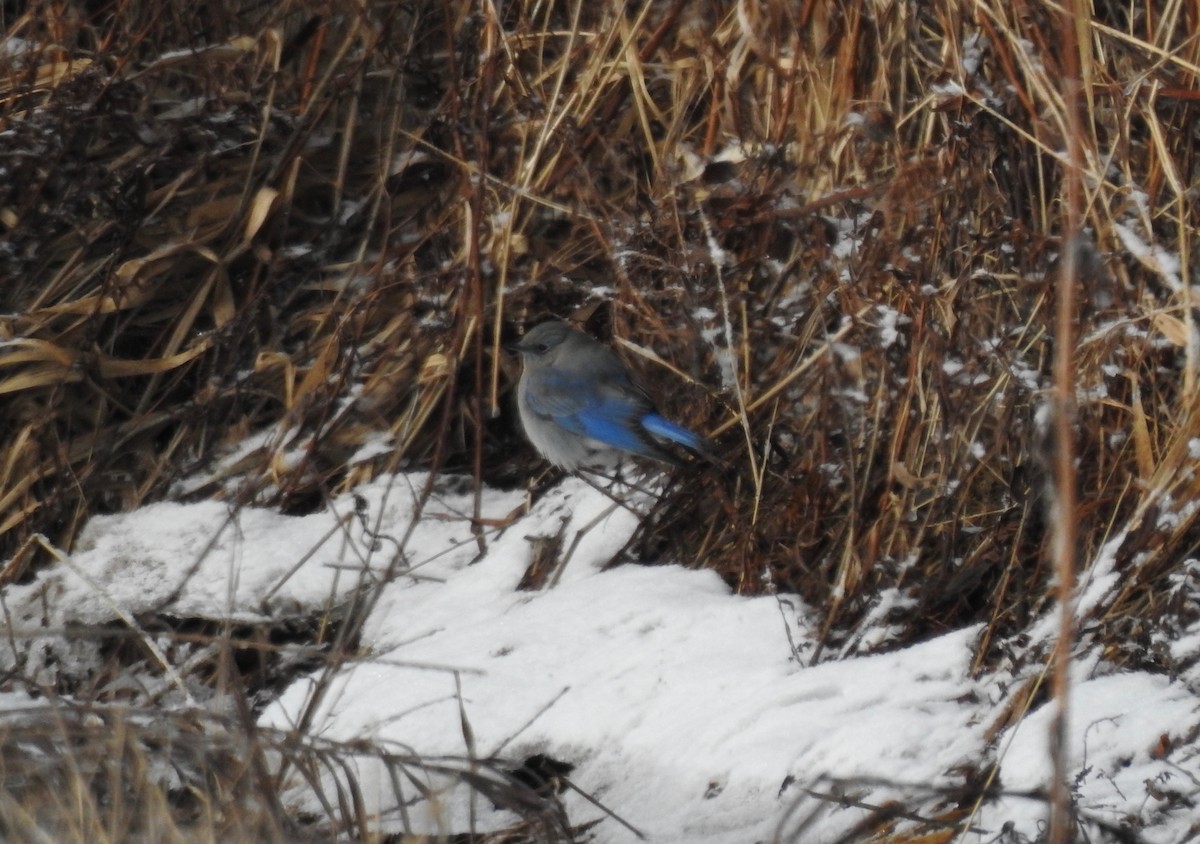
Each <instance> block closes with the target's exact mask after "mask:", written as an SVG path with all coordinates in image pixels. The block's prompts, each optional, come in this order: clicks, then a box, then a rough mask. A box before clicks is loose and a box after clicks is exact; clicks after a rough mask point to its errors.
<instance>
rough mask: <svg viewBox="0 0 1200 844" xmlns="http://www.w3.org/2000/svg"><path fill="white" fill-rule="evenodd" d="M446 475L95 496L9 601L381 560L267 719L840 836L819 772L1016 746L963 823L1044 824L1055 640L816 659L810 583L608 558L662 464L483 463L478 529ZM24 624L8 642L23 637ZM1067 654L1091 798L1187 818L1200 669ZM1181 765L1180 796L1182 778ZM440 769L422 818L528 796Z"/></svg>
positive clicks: (1157, 825)
mask: <svg viewBox="0 0 1200 844" xmlns="http://www.w3.org/2000/svg"><path fill="white" fill-rule="evenodd" d="M429 483H430V479H429V478H428V476H426V475H421V474H407V475H396V476H393V477H388V478H381V479H378V480H376V481H374V482H372V483H370V484H366V485H364V486H362V487H361V488H359V489H358V490H356V491H355V493H354V494H353V495H344V496H341V497H339V498H337V499H336V500H335V501H334V502H333V504H332V507H331V508H330V509H329V510H328V511H325V512H319V513H315V514H312V515H308V516H301V517H296V516H283V515H280V514H277V513H274V512H270V511H267V510H262V509H253V508H243V509H240V510H234V509H231V508H230V507H228V506H226V505H224V504H219V503H214V502H204V503H195V504H179V503H161V504H155V505H150V506H148V507H144V508H142V509H140V510H138V511H135V512H133V513H130V514H127V515H118V516H105V517H100V518H96V519H94V520H93V521H92V522H91V524H90V525H89V527H88V528H87V531H86V534H85V536H84V539H83V541H81V543H80V547H79V548H78V549H77V550H76V551H75V553H74V554H73V555H71V557H70V558H69V561H67V562H64V563H63V564H61V565H56V566H52V567H50V568H48V569H46V570H44V571H42V572H41V573H39V575H38V576H37V577H36V578H35V579H34V580H33V582H31V583H28V584H24V585H14V586H9V587H8V588H7V589H6V591H5V595H4V599H5V606H6V608H7V611H8V613H9V616H10V619H11V623H12V625H13V627H14V629H16V630H18V631H20V632H25V633H29V634H31V635H33V636H35V637H36V634H37V632H38V631H39V630H40V631H43V632H45V631H46V628H51V629H61V628H62V627H65V626H67V625H70V624H77V623H89V624H100V623H105V622H109V621H112V620H114V619H117V618H120V617H122V616H121V615H120V612H124V613H126V614H129V615H137V614H139V613H142V612H148V611H159V612H163V611H170V612H171V613H173V614H176V615H181V614H183V615H190V616H200V617H210V618H229V617H233V618H239V619H247V618H264V617H267V616H271V615H274V614H279V613H283V612H293V611H298V610H301V609H303V608H320V607H325V606H329V605H330V604H333V603H337V602H339V601H341V600H344V599H345V598H346V597H347V596H348V595H349V594H350V593H351V591H352V590H355V589H357V588H359V587H360V586H361V585H362V584H363V583H369V584H378V585H379V589H380V592H379V600H378V603H377V604H376V605H375V607H374V609H373V611H372V614H371V616H370V618H369V620H368V623H367V625H366V627H365V629H364V633H363V640H364V645H365V650H366V652H365V653H364V655H363V657H362V658H361V659H359V660H358V661H356V662H354V663H352V664H350V665H348V666H347V667H345V668H344V669H342V670H341V671H340V672H338V673H336V674H335V675H334V676H333V678H332V680H331V681H328V682H327V684H326V685H325V687H324V688H323V689H322V692H321V694H320V695H316V696H314V691H315V690H316V689H317V688H318V685H319V684H318V682H317V679H316V675H313V676H306V677H301V678H299V679H297V680H296V681H295V682H293V683H292V684H291V686H290V687H289V688H287V689H286V690H285V691H284V692H283V693H282V695H281V696H280V697H279V698H278V699H277V700H276V701H275V702H273V703H272V704H271V705H269V706H268V708H267V709H266V710H265V711H264V712H263V714H262V716H261V719H260V723H261V725H262V726H263V727H273V728H280V729H289V728H291V727H292V726H294V725H296V724H298V723H300V722H301V721H302V720H304V722H305V723H306V724H308V725H309V726H308V727H307V729H309V730H310V731H311V732H312V733H313V734H315V735H319V736H321V737H323V738H325V739H328V740H331V741H345V742H361V741H370V742H375V743H378V744H380V745H382V746H396V747H403V748H405V749H407V751H409V752H414V753H419V754H422V755H427V756H438V755H442V756H448V755H457V756H471V757H473V758H486V757H491V756H493V755H496V756H499V757H503V758H505V759H511V760H513V761H514V764H516V763H519V761H520V760H521V759H524V758H526V757H529V756H531V755H534V754H544V755H546V756H550V757H553V758H554V759H557V760H560V761H563V762H567V763H570V764H572V765H574V770H573V772H572V773H571V775H570V776H571V781H572V782H573V783H574V784H575V785H576V786H578V787H579V788H580V789H581V790H582V791H584V792H586V793H587V794H589V795H591V796H592V797H593V798H595V799H596V800H598V801H599V802H600V803H602V804H603V805H604V806H605V807H607V808H608V809H609V810H611V811H612V812H613V813H615V814H616V815H618V816H620V818H621V819H623V820H624V821H625V822H626V823H627V824H628V825H630V826H632V827H634V828H636V829H637V830H640V831H641V833H642V834H643V835H644V836H645V837H646V839H647V840H649V841H653V842H691V843H694V844H705V843H706V842H711V844H722V843H723V842H739V843H740V842H753V841H773V840H780V841H800V840H803V841H805V842H820V841H834V840H838V838H839V836H842V835H844V834H846V833H847V832H848V831H850V830H852V829H853V828H854V826H855V824H857V823H859V822H861V821H862V820H864V819H865V818H867V817H869V815H870V812H869V810H868V809H866V808H861V807H852V806H848V805H842V804H840V803H839V802H834V801H830V800H823V799H820V798H819V797H818V796H816V795H820V794H836V793H839V792H843V793H846V794H847V795H848V796H849V797H851V798H852V799H853V800H854V801H857V803H858V804H861V805H863V806H871V805H874V806H880V805H883V804H886V803H887V802H888V801H890V800H899V801H901V803H902V804H903V805H904V806H905V808H906V810H908V811H910V812H919V813H921V814H922V815H923V816H925V817H933V816H935V815H937V814H938V813H939V812H944V811H945V809H946V801H947V797H946V793H947V792H946V790H949V791H950V792H953V791H954V790H955V789H957V788H960V787H962V786H963V785H964V783H965V782H966V781H967V780H969V779H970V777H972V776H977V775H978V772H980V771H987V770H988V769H990V767H991V766H992V765H994V764H995V765H998V771H999V780H998V788H999V790H998V791H996V792H995V793H994V794H993V795H992V796H991V797H989V799H988V800H986V801H985V802H983V804H982V805H981V806H979V807H978V808H977V811H976V812H975V813H974V815H973V816H972V818H971V821H970V822H971V825H972V830H973V831H971V832H967V833H963V834H961V835H960V836H959V838H958V839H956V840H959V841H964V842H983V841H994V840H1005V841H1014V842H1015V841H1021V840H1023V839H1022V838H1021V837H1019V836H1025V837H1026V838H1028V839H1030V840H1033V839H1035V838H1036V836H1037V835H1038V834H1039V829H1040V828H1041V825H1042V824H1043V823H1044V820H1045V807H1044V804H1043V803H1042V802H1041V801H1040V800H1035V799H1031V798H1030V796H1029V792H1034V791H1037V790H1039V789H1042V788H1044V787H1045V784H1046V782H1047V780H1048V777H1049V776H1050V761H1049V754H1048V751H1047V741H1048V738H1047V737H1048V734H1049V732H1048V731H1049V723H1050V720H1051V718H1052V716H1053V712H1054V703H1053V702H1052V701H1051V702H1049V703H1042V704H1039V705H1038V706H1036V707H1034V708H1032V709H1031V710H1030V711H1029V712H1028V713H1027V714H1025V717H1024V718H1023V719H1016V720H1015V721H1014V722H1013V723H1011V724H1009V723H1008V721H1007V720H1005V718H1006V713H1009V712H1010V711H1012V710H1013V709H1014V701H1015V700H1019V699H1020V695H1021V689H1023V688H1027V687H1028V686H1029V685H1030V684H1032V683H1036V682H1037V681H1038V678H1039V676H1040V674H1041V671H1042V666H1040V665H1030V666H1027V667H1025V668H1022V669H1021V670H1020V671H1019V672H1015V673H1014V671H1009V670H1005V671H998V672H997V673H995V674H987V675H981V676H976V675H973V674H972V669H971V666H972V659H973V656H974V645H975V643H976V638H977V636H978V634H979V630H978V629H975V628H971V629H964V630H958V631H953V632H950V633H947V634H945V635H942V636H940V637H938V638H934V639H931V640H928V641H924V642H920V643H918V644H915V645H912V646H910V647H906V648H902V649H895V650H891V651H888V652H884V653H873V654H861V653H860V654H852V653H848V652H847V653H842V654H839V655H834V654H829V653H827V654H826V656H825V661H817V662H815V663H814V661H813V659H812V655H813V654H814V653H815V651H816V642H817V629H818V628H819V625H820V614H819V613H818V612H816V611H814V609H813V608H811V607H807V606H805V604H804V602H803V601H802V600H800V599H799V598H798V597H797V596H794V595H779V596H765V597H754V598H748V597H741V596H737V595H734V594H732V593H731V592H730V590H729V588H728V587H727V586H726V585H725V584H724V583H723V582H722V581H721V580H720V579H719V578H718V577H717V576H716V575H715V574H714V573H712V572H710V571H703V570H693V569H688V568H684V567H682V566H679V565H658V566H640V565H633V564H624V565H620V566H615V567H610V566H609V565H608V564H609V562H610V561H611V560H612V559H613V558H614V556H615V555H617V554H618V553H619V552H620V551H621V549H622V548H623V547H624V545H625V543H626V540H627V539H628V538H629V536H630V535H631V533H632V531H633V530H634V529H635V527H636V525H637V524H638V520H639V518H640V515H639V514H640V513H641V512H644V510H645V508H647V507H648V506H649V504H650V503H651V501H652V494H653V490H650V491H647V492H641V493H636V494H631V495H628V496H627V497H626V500H625V502H624V504H623V505H622V504H618V503H616V502H614V501H613V500H612V499H611V498H610V497H608V496H606V495H605V494H602V493H601V492H599V491H597V490H595V489H593V488H592V487H591V486H589V485H587V484H586V483H584V482H583V481H581V480H578V479H568V480H565V481H563V482H562V483H561V484H559V485H558V486H557V487H555V488H554V489H552V490H550V491H549V492H548V493H546V494H545V495H544V496H543V497H542V498H541V499H539V500H538V501H537V502H536V503H535V504H534V505H533V506H532V507H526V504H527V502H526V498H525V496H524V494H523V493H521V492H500V491H495V490H487V491H485V493H484V495H483V496H482V499H481V501H480V504H479V520H478V521H477V522H475V524H479V525H486V526H487V527H486V528H484V529H482V531H481V530H480V529H473V528H472V524H473V522H472V515H473V514H474V513H475V507H476V503H475V500H474V498H473V497H472V495H471V491H470V484H469V482H467V481H465V480H464V479H454V478H440V479H437V480H436V482H433V483H432V486H431V489H432V494H431V495H430V496H429V497H428V499H427V500H425V501H424V503H422V492H423V490H425V489H426V487H427V486H428V485H429ZM364 525H366V526H369V530H370V533H367V532H365V531H364V529H363V528H364ZM542 537H561V538H562V547H563V549H564V554H569V558H568V559H567V561H566V563H565V565H564V566H563V567H562V568H561V570H560V571H559V573H558V577H557V580H556V581H555V580H554V578H552V579H551V580H552V581H553V585H552V586H550V587H548V588H545V589H542V590H541V591H518V590H517V585H518V583H520V581H521V579H522V576H523V575H524V574H525V571H526V568H527V567H528V566H529V564H530V561H531V555H532V553H533V549H534V547H535V546H536V545H537V544H538V541H539V539H540V538H542ZM1113 547H1115V546H1110V547H1109V548H1108V549H1107V550H1106V552H1105V553H1106V554H1109V555H1111V554H1112V553H1113ZM389 575H394V576H393V577H391V579H390V581H389ZM1097 575H1098V576H1097V577H1093V578H1091V579H1090V581H1089V580H1087V579H1085V581H1084V583H1083V584H1082V585H1081V596H1082V597H1083V598H1084V600H1085V601H1089V600H1096V599H1097V598H1096V596H1097V595H1099V594H1107V592H1108V591H1109V590H1110V589H1111V588H1113V585H1114V584H1113V582H1112V577H1113V575H1112V573H1111V567H1110V566H1101V567H1100V568H1099V569H1097ZM903 600H904V598H903V597H902V596H899V595H897V596H894V598H893V600H892V603H893V604H896V603H897V602H900V603H902V602H903ZM1050 620H1051V619H1047V622H1049V621H1050ZM1046 626H1047V627H1049V624H1048V623H1047V625H1046ZM14 638H15V640H16V641H20V642H33V641H36V638H29V639H23V638H21V637H14ZM1185 643H1190V644H1188V645H1187V647H1188V648H1190V650H1188V654H1194V653H1195V650H1196V649H1197V648H1200V635H1197V634H1196V633H1194V632H1193V633H1192V634H1191V635H1190V637H1189V638H1187V639H1181V640H1180V641H1177V642H1175V643H1173V646H1174V647H1175V648H1182V647H1184V645H1185ZM874 644H886V642H875V643H874ZM10 648H11V650H13V653H8V654H6V655H5V656H4V657H2V658H0V663H4V664H3V665H0V667H4V668H9V667H11V665H9V664H8V663H11V662H12V661H13V660H14V658H15V657H16V656H17V654H16V653H15V651H16V649H17V646H16V645H13V646H10ZM26 656H28V654H26ZM1179 657H1180V658H1181V659H1182V658H1184V654H1180V655H1179ZM1074 668H1075V677H1074V682H1073V691H1072V695H1071V709H1070V722H1069V723H1070V728H1069V735H1070V742H1071V744H1070V747H1071V753H1072V760H1073V780H1072V789H1073V793H1074V794H1075V797H1076V800H1077V802H1078V806H1079V809H1080V811H1081V814H1082V815H1083V816H1084V817H1086V818H1093V819H1096V820H1101V821H1104V822H1106V823H1115V824H1119V825H1125V826H1128V827H1129V828H1132V829H1135V830H1138V834H1140V835H1141V836H1142V839H1143V840H1146V841H1154V842H1158V841H1163V842H1166V841H1179V840H1183V839H1184V838H1185V837H1186V834H1187V830H1188V828H1189V824H1191V823H1193V822H1194V819H1193V818H1190V817H1187V816H1186V812H1184V811H1183V810H1182V809H1179V808H1178V807H1180V806H1184V805H1188V803H1189V802H1191V803H1194V802H1195V798H1196V795H1197V793H1198V791H1200V788H1198V786H1197V783H1198V782H1200V754H1198V753H1197V750H1196V748H1195V747H1194V746H1193V745H1192V744H1191V743H1190V738H1189V737H1190V736H1194V735H1195V734H1196V732H1197V730H1200V696H1198V695H1197V693H1196V691H1195V690H1194V686H1192V685H1189V682H1188V678H1187V677H1184V678H1179V679H1171V678H1168V677H1165V676H1161V675H1155V674H1151V673H1148V672H1142V671H1132V670H1121V671H1119V670H1117V669H1115V668H1113V667H1111V666H1108V665H1106V664H1105V663H1104V662H1103V661H1102V660H1101V659H1100V658H1099V657H1098V656H1096V655H1094V654H1093V655H1081V656H1080V658H1079V659H1077V660H1076V661H1075V663H1074ZM47 670H49V668H47ZM57 670H67V667H66V666H63V665H58V667H57ZM1045 697H1046V696H1045V695H1043V696H1041V697H1039V698H1037V699H1038V700H1039V701H1040V700H1044V699H1045ZM1016 708H1017V709H1019V707H1016ZM998 724H1001V725H1006V726H1003V727H1002V728H1001V727H998V726H997V725H998ZM468 737H469V738H468ZM372 764H373V763H372V762H371V761H370V759H369V758H365V759H361V758H360V759H359V760H358V765H359V768H358V770H357V775H358V777H359V781H360V783H361V784H362V787H363V792H364V793H363V796H364V800H365V811H367V812H370V813H377V814H378V817H380V818H381V820H380V826H381V828H383V829H385V830H392V831H394V830H395V829H398V825H399V821H398V819H397V817H396V813H395V812H393V811H391V810H392V809H393V808H394V806H393V801H392V787H391V784H390V782H389V781H388V779H387V777H386V776H385V773H384V771H382V769H379V770H376V769H374V768H372ZM972 772H974V773H972ZM939 789H940V790H941V791H939ZM1174 792H1177V793H1179V794H1182V795H1184V797H1185V798H1186V799H1176V800H1171V801H1168V800H1165V799H1163V795H1164V794H1166V793H1174ZM435 796H436V799H434V800H429V801H425V802H423V803H421V804H419V805H410V806H409V807H408V809H407V813H408V816H409V818H410V819H411V822H412V823H413V824H415V825H418V826H422V827H423V828H424V829H425V830H426V831H429V832H437V831H438V830H439V829H443V830H449V831H452V832H453V831H463V830H465V829H467V828H468V825H469V824H471V823H474V825H475V828H477V829H488V828H502V827H504V826H505V825H506V824H508V823H510V822H511V821H512V817H511V816H509V815H506V814H504V813H503V812H500V811H496V810H493V809H491V807H490V806H488V805H486V801H480V800H478V799H476V800H475V801H474V802H472V801H471V800H470V799H469V797H468V796H467V795H466V794H465V793H464V792H462V791H461V790H455V789H454V788H452V787H449V786H447V788H446V789H445V790H444V791H443V792H441V793H438V794H436V795H435ZM301 799H303V798H302V797H301V796H300V791H299V790H297V791H296V792H295V793H289V794H285V800H301ZM562 799H563V800H564V802H565V804H566V806H567V808H568V811H569V813H570V817H571V818H572V820H573V822H575V823H582V822H584V821H586V820H590V819H595V818H603V821H602V822H601V823H600V825H599V826H597V827H596V828H595V830H594V832H593V834H594V836H595V840H596V841H598V842H612V843H613V844H618V842H630V841H635V840H637V838H636V836H635V834H634V833H633V832H632V831H631V830H630V829H629V828H628V827H627V826H624V825H622V824H621V823H619V822H617V821H616V820H614V819H613V818H611V817H607V816H606V815H604V813H603V812H602V811H601V810H599V809H598V808H596V806H595V805H593V804H592V803H590V802H588V801H586V800H585V799H584V798H583V797H581V796H580V795H579V794H577V793H575V792H572V791H567V792H565V793H564V794H563V795H562ZM310 808H312V809H313V810H314V811H320V807H319V806H317V805H314V806H312V807H310ZM472 818H473V819H474V820H472ZM897 823H899V824H900V828H901V829H903V828H904V825H905V824H909V823H911V822H910V821H897ZM1006 825H1007V827H1008V829H1009V833H1007V834H1008V835H1009V837H1006V838H1003V839H1001V830H1002V829H1003V828H1004V827H1006Z"/></svg>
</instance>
